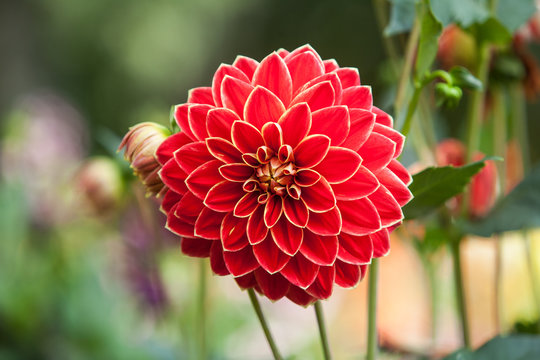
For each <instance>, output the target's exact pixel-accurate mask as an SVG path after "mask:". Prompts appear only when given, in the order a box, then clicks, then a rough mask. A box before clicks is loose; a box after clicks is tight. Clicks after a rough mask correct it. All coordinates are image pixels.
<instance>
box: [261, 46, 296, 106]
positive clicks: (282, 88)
mask: <svg viewBox="0 0 540 360" xmlns="http://www.w3.org/2000/svg"><path fill="white" fill-rule="evenodd" d="M253 85H260V86H263V87H265V88H266V89H268V90H270V91H271V92H272V93H274V94H276V95H277V96H278V97H279V98H280V99H281V101H282V102H283V104H285V106H287V105H288V104H289V102H290V101H291V95H292V80H291V75H290V74H289V69H287V65H286V64H285V61H283V59H282V58H281V57H280V56H279V55H278V54H277V53H275V52H274V53H272V54H270V55H268V56H267V57H266V58H264V59H263V61H261V63H260V64H259V66H258V67H257V69H256V70H255V73H254V74H253Z"/></svg>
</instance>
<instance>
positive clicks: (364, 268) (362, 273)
mask: <svg viewBox="0 0 540 360" xmlns="http://www.w3.org/2000/svg"><path fill="white" fill-rule="evenodd" d="M367 268H368V266H367V265H360V280H362V279H363V278H364V276H366V272H367Z"/></svg>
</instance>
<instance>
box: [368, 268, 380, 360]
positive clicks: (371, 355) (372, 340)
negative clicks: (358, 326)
mask: <svg viewBox="0 0 540 360" xmlns="http://www.w3.org/2000/svg"><path fill="white" fill-rule="evenodd" d="M378 274H379V259H376V258H373V259H372V260H371V265H369V277H368V282H369V283H368V328H367V336H368V337H367V356H366V359H367V360H374V359H375V358H376V357H377V281H378V277H379V276H378Z"/></svg>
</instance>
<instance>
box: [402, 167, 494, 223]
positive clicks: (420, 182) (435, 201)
mask: <svg viewBox="0 0 540 360" xmlns="http://www.w3.org/2000/svg"><path fill="white" fill-rule="evenodd" d="M489 159H493V157H489V158H484V159H483V160H481V161H477V162H473V163H470V164H467V165H465V166H461V167H454V166H443V167H429V168H427V169H425V170H423V171H421V172H419V173H418V174H416V175H414V176H413V182H412V184H411V185H410V186H409V190H411V192H412V194H413V195H414V198H413V199H412V200H411V202H409V203H408V204H407V205H405V207H403V213H404V214H405V220H411V219H415V218H418V217H422V216H425V215H429V214H430V213H432V212H433V211H434V210H436V209H437V208H438V207H439V206H441V205H442V204H444V203H445V201H446V200H448V199H450V198H452V197H454V196H456V195H458V194H459V193H461V192H462V191H463V189H464V188H465V186H466V185H467V184H468V183H469V181H470V180H471V178H472V177H473V176H474V175H476V174H477V173H478V172H479V171H480V170H481V169H482V168H483V167H484V165H485V164H484V162H485V161H486V160H489Z"/></svg>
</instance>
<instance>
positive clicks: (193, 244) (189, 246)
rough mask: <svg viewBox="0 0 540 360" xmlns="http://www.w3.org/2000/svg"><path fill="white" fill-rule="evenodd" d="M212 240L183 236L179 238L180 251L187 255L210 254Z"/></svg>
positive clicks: (204, 255) (206, 255)
mask: <svg viewBox="0 0 540 360" xmlns="http://www.w3.org/2000/svg"><path fill="white" fill-rule="evenodd" d="M212 243H213V241H211V240H205V239H200V238H189V237H183V238H182V239H181V240H180V248H181V249H182V253H184V254H186V255H187V256H192V257H198V258H205V257H208V256H210V248H211V247H212Z"/></svg>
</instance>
